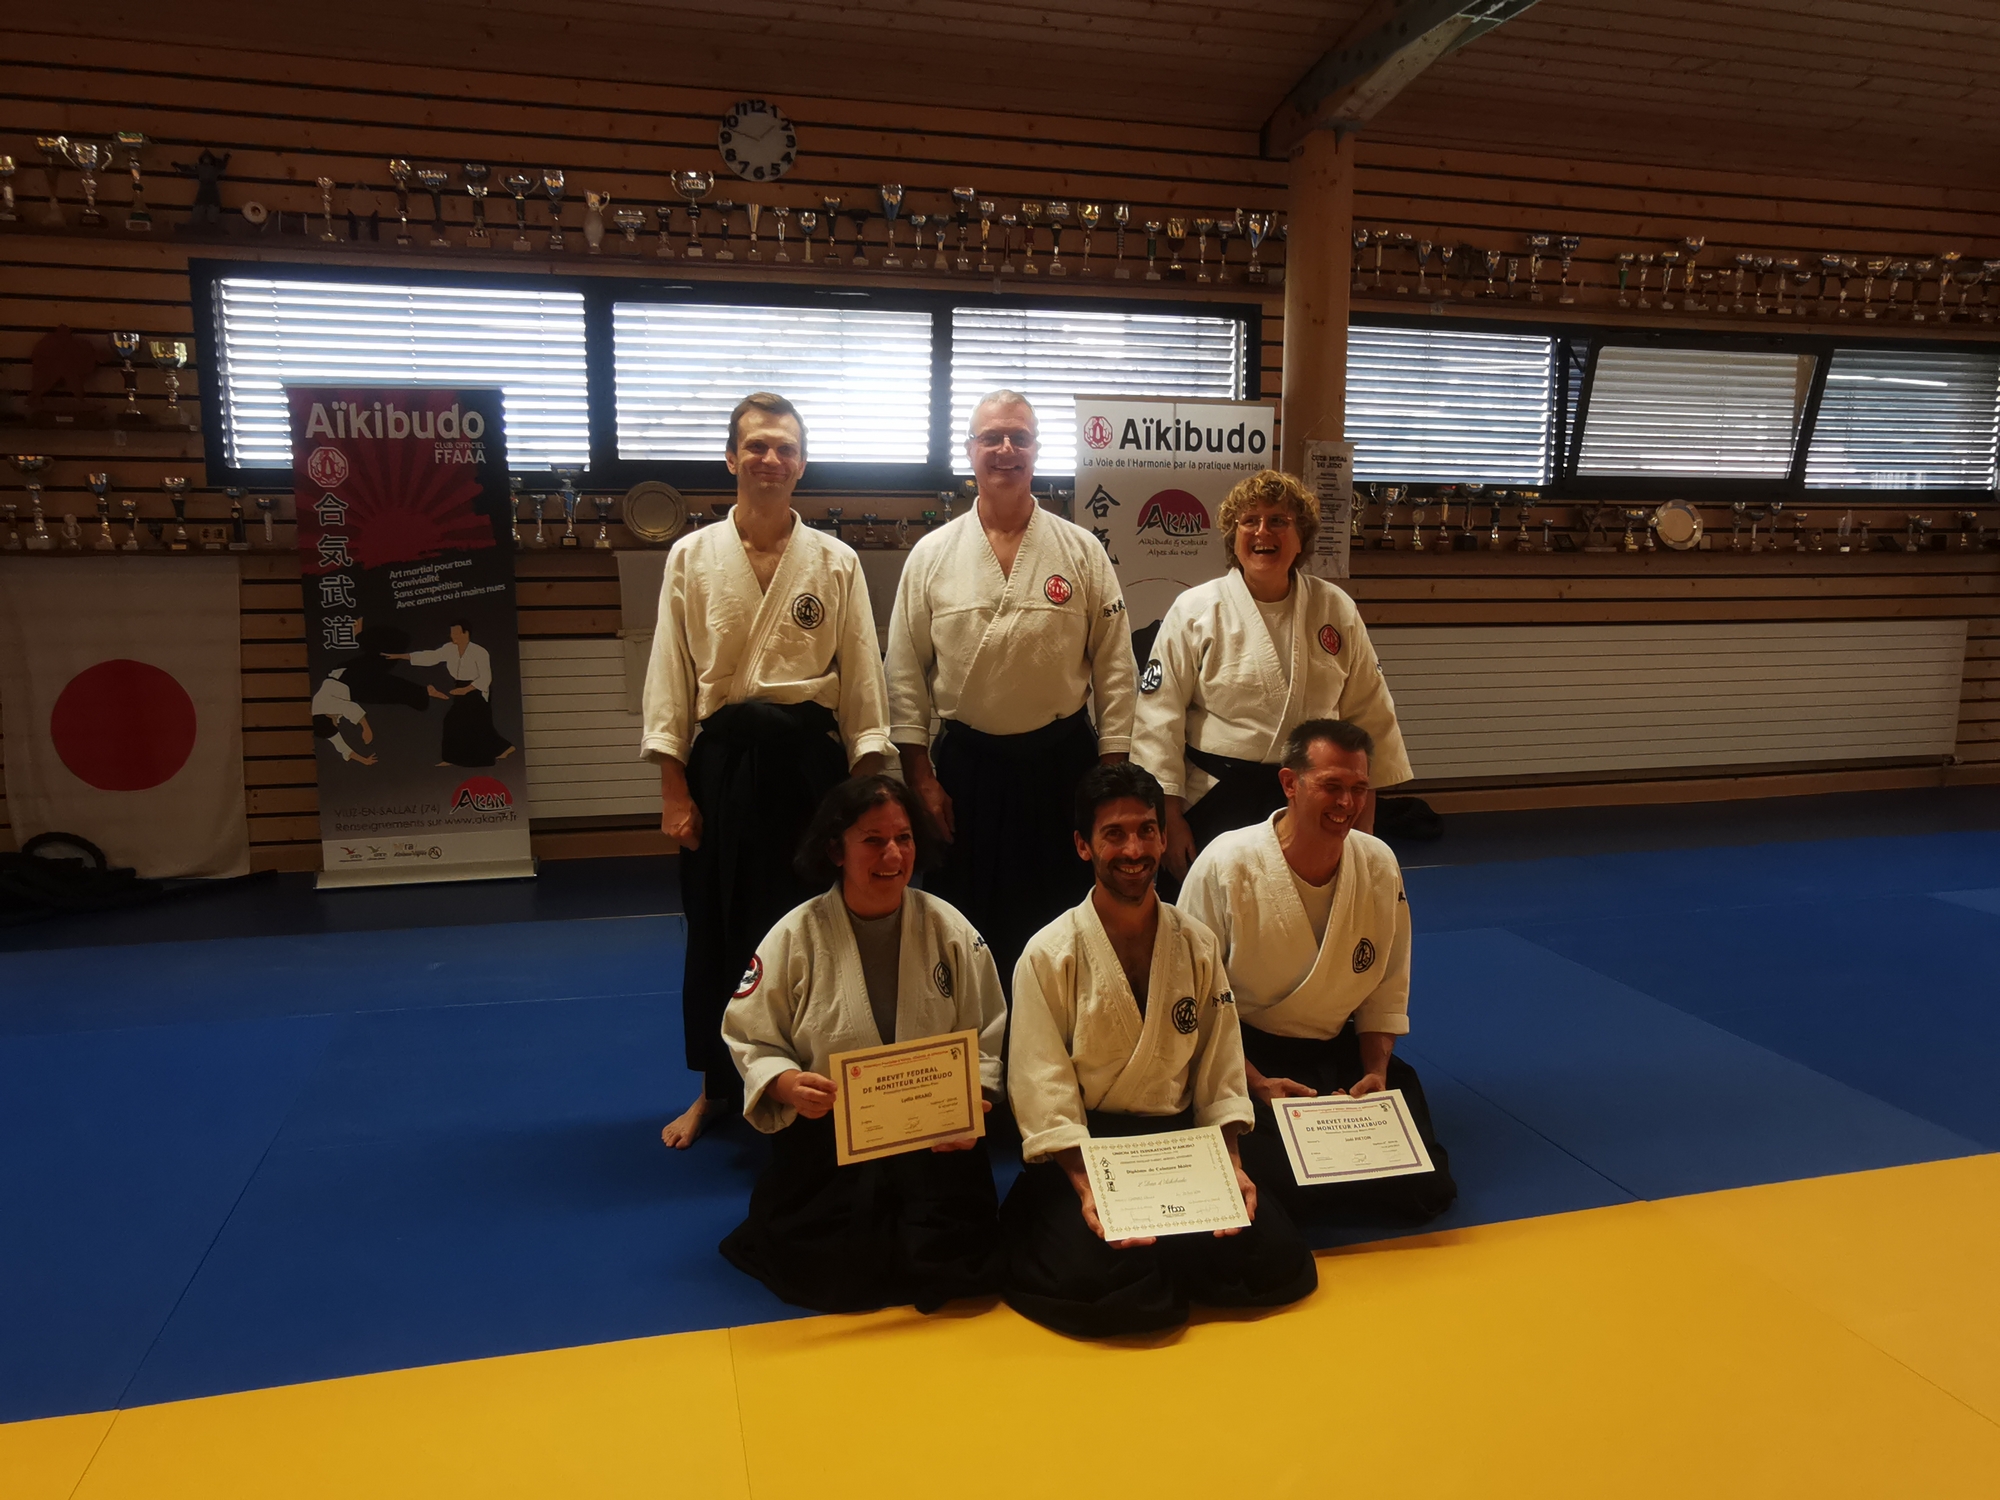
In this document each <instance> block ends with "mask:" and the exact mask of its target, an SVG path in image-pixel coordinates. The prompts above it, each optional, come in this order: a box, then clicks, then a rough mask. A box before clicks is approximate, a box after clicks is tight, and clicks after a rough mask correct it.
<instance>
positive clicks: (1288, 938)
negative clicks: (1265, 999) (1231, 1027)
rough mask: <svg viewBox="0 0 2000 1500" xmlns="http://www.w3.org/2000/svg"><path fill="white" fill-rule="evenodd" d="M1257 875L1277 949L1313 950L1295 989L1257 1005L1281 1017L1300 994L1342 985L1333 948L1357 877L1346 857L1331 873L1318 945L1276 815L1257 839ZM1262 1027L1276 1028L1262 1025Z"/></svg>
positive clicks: (1261, 1015)
mask: <svg viewBox="0 0 2000 1500" xmlns="http://www.w3.org/2000/svg"><path fill="white" fill-rule="evenodd" d="M1257 852H1258V865H1259V869H1258V877H1259V880H1260V883H1261V886H1262V891H1261V895H1262V898H1263V900H1264V903H1265V904H1264V908H1263V909H1264V910H1265V911H1266V912H1267V913H1270V914H1272V915H1274V916H1276V918H1277V922H1278V931H1277V933H1276V935H1275V939H1274V941H1273V942H1272V947H1273V948H1274V949H1275V950H1276V951H1277V952H1279V953H1297V952H1300V951H1301V950H1303V951H1307V952H1311V953H1312V954H1313V962H1312V967H1311V968H1310V969H1308V970H1307V971H1306V977H1305V978H1304V979H1302V980H1300V981H1299V983H1298V986H1297V987H1296V988H1295V989H1293V990H1292V992H1291V993H1290V994H1288V995H1286V996H1284V997H1283V998H1282V999H1280V1000H1276V1001H1273V1002H1272V1003H1271V1004H1269V1005H1267V1006H1265V1007H1264V1008H1263V1009H1262V1010H1261V1011H1259V1012H1258V1013H1257V1014H1258V1019H1259V1020H1268V1021H1278V1020H1281V1019H1282V1018H1283V1016H1284V1012H1285V1007H1286V1006H1288V1005H1290V1004H1291V1003H1292V1001H1294V1000H1296V999H1298V998H1299V997H1300V996H1301V995H1311V994H1316V993H1318V992H1319V991H1320V990H1321V989H1322V988H1323V987H1327V986H1336V987H1337V986H1338V985H1339V983H1340V970H1339V969H1337V968H1334V967H1332V965H1334V964H1336V963H1338V962H1340V961H1341V956H1340V955H1338V954H1335V953H1334V949H1335V948H1337V947H1338V945H1339V941H1340V935H1341V934H1342V933H1343V932H1345V931H1346V930H1347V927H1348V920H1347V917H1348V912H1349V911H1350V909H1351V908H1352V907H1353V905H1354V891H1355V887H1356V884H1357V883H1356V882H1355V881H1353V880H1351V879H1348V878H1347V860H1346V859H1345V858H1343V859H1342V860H1341V862H1340V865H1339V867H1338V868H1337V869H1336V870H1335V871H1334V876H1333V882H1334V883H1333V909H1332V910H1331V911H1330V912H1328V913H1327V918H1326V940H1325V941H1323V942H1320V943H1318V944H1317V945H1315V943H1314V941H1313V933H1312V924H1311V923H1310V922H1308V921H1307V920H1306V908H1305V903H1304V902H1302V901H1301V900H1300V899H1299V892H1298V888H1297V887H1296V886H1294V885H1293V884H1292V870H1291V866H1290V865H1288V864H1286V863H1285V851H1284V850H1283V849H1281V848H1279V847H1278V825H1277V821H1276V819H1272V820H1270V821H1268V822H1266V823H1265V825H1264V837H1263V838H1262V839H1260V840H1259V842H1258V851H1257ZM1260 1029H1261V1030H1266V1031H1269V1030H1273V1029H1274V1028H1272V1027H1271V1026H1264V1027H1261V1028H1260Z"/></svg>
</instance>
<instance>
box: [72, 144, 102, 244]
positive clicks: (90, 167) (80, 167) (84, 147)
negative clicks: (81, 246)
mask: <svg viewBox="0 0 2000 1500" xmlns="http://www.w3.org/2000/svg"><path fill="white" fill-rule="evenodd" d="M69 159H70V161H71V162H72V163H73V164H74V165H75V167H76V170H77V175H78V176H79V177H80V178H81V179H82V182H83V212H82V213H81V214H79V215H78V216H77V223H78V224H80V225H82V226H83V227H84V228H85V229H97V228H100V227H101V226H102V225H103V223H104V215H103V214H101V213H99V212H98V211H97V169H98V168H99V167H108V166H110V165H111V148H110V147H109V146H100V145H98V144H97V142H95V141H71V142H70V146H69Z"/></svg>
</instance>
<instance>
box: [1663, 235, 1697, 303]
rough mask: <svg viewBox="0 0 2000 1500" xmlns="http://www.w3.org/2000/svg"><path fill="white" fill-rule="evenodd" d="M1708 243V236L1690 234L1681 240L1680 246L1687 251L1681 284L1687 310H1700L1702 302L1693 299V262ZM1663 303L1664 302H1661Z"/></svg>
mask: <svg viewBox="0 0 2000 1500" xmlns="http://www.w3.org/2000/svg"><path fill="white" fill-rule="evenodd" d="M1707 244H1708V236H1706V235H1701V234H1690V235H1688V236H1686V237H1685V238H1683V239H1682V240H1681V248H1682V249H1684V250H1685V251H1687V281H1686V282H1685V284H1684V285H1683V286H1682V288H1681V289H1682V291H1683V292H1684V293H1685V294H1686V296H1685V299H1684V300H1686V302H1687V308H1688V311H1689V312H1701V311H1702V310H1703V308H1702V304H1701V303H1700V302H1697V301H1695V300H1694V263H1695V261H1696V260H1698V259H1699V258H1700V256H1701V252H1702V250H1703V249H1704V248H1705V247H1706V246H1707ZM1663 305H1664V304H1663Z"/></svg>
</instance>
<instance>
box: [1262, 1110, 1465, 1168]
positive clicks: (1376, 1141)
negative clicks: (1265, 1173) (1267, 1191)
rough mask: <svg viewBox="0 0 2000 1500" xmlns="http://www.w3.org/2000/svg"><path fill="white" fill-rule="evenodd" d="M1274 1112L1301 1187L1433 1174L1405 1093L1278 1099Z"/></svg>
mask: <svg viewBox="0 0 2000 1500" xmlns="http://www.w3.org/2000/svg"><path fill="white" fill-rule="evenodd" d="M1271 1112H1272V1113H1273V1114H1275V1115H1276V1116H1277V1117H1278V1138H1279V1139H1280V1140H1282V1141H1283V1142H1284V1143H1285V1155H1286V1156H1287V1157H1289V1158H1290V1159H1291V1163H1292V1176H1293V1177H1295V1178H1297V1179H1298V1183H1299V1186H1300V1187H1318V1186H1319V1185H1320V1184H1322V1183H1328V1182H1367V1181H1370V1180H1371V1179H1373V1178H1377V1177H1404V1176H1408V1175H1409V1174H1411V1173H1413V1172H1428V1171H1430V1170H1431V1154H1430V1152H1428V1151H1426V1150H1425V1149H1424V1138H1423V1136H1421V1135H1420V1134H1418V1132H1417V1122H1416V1121H1415V1120H1414V1119H1412V1118H1411V1117H1410V1106H1409V1104H1408V1102H1407V1101H1405V1100H1404V1098H1403V1091H1402V1090H1401V1089H1383V1090H1381V1091H1380V1092H1378V1093H1373V1094H1363V1095H1362V1096H1361V1097H1360V1098H1359V1099H1353V1098H1349V1097H1348V1096H1347V1095H1346V1094H1326V1095H1322V1096H1320V1097H1318V1098H1312V1099H1273V1100H1272V1101H1271Z"/></svg>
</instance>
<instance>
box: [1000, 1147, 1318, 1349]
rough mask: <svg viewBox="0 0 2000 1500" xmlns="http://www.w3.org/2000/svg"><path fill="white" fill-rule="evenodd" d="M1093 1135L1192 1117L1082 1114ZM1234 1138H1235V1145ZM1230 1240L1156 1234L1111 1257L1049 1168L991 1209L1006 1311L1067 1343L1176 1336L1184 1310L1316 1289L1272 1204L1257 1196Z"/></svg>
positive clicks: (1026, 1177) (1279, 1301) (1284, 1217)
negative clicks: (1002, 1243) (1002, 1240)
mask: <svg viewBox="0 0 2000 1500" xmlns="http://www.w3.org/2000/svg"><path fill="white" fill-rule="evenodd" d="M1088 1118H1089V1125H1090V1133H1091V1134H1092V1135H1093V1136H1115V1135H1149V1134H1153V1133H1156V1132H1159V1131H1166V1130H1186V1129H1189V1128H1190V1127H1191V1126H1192V1125H1193V1123H1194V1119H1193V1115H1192V1112H1189V1113H1184V1114H1179V1115H1170V1116H1166V1117H1160V1116H1151V1115H1111V1114H1100V1113H1098V1112H1096V1111H1092V1112H1091V1113H1090V1115H1089V1117H1088ZM1239 1139H1244V1138H1241V1137H1239ZM1258 1197H1259V1201H1258V1204H1257V1216H1256V1219H1255V1221H1254V1222H1252V1223H1251V1225H1250V1227H1249V1228H1247V1229H1245V1230H1243V1231H1242V1232H1241V1233H1239V1234H1233V1235H1230V1236H1228V1237H1227V1238H1222V1239H1218V1238H1217V1237H1216V1236H1215V1235H1213V1234H1174V1235H1163V1236H1161V1237H1160V1238H1159V1239H1158V1240H1157V1241H1155V1242H1154V1243H1153V1244H1151V1245H1139V1246H1134V1247H1132V1248H1131V1249H1128V1250H1120V1249H1118V1248H1117V1247H1115V1246H1113V1245H1110V1244H1108V1243H1106V1242H1105V1241H1104V1240H1103V1239H1101V1238H1100V1237H1099V1236H1098V1235H1097V1234H1095V1233H1094V1232H1092V1230H1091V1228H1090V1226H1089V1225H1088V1224H1086V1223H1085V1222H1084V1218H1083V1205H1082V1203H1081V1202H1079V1201H1078V1199H1077V1196H1076V1189H1075V1188H1073V1187H1071V1186H1070V1182H1069V1176H1068V1174H1067V1173H1066V1172H1064V1171H1063V1169H1062V1168H1061V1167H1060V1166H1059V1165H1057V1164H1056V1163H1055V1162H1054V1161H1053V1160H1051V1161H1044V1162H1039V1163H1037V1164H1036V1165H1034V1166H1031V1167H1027V1168H1025V1169H1023V1171H1022V1173H1021V1175H1020V1177H1019V1178H1018V1179H1016V1181H1015V1183H1014V1187H1013V1189H1012V1191H1010V1192H1009V1193H1008V1194H1007V1202H1006V1203H1005V1205H1003V1206H1002V1208H1001V1210H1000V1227H1001V1230H1002V1232H1003V1233H1004V1234H1005V1235H1006V1238H1007V1305H1008V1306H1009V1307H1012V1308H1013V1309H1014V1310H1015V1311H1016V1312H1018V1313H1020V1314H1021V1315H1022V1316H1023V1317H1026V1318H1032V1319H1033V1320H1034V1321H1035V1322H1037V1323H1040V1324H1041V1325H1042V1326H1043V1327H1044V1328H1053V1329H1054V1330H1055V1331H1056V1332H1058V1333H1067V1334H1070V1335H1071V1336H1073V1337H1076V1338H1109V1337H1112V1336H1114V1335H1117V1334H1135V1333H1158V1332H1162V1331H1164V1330H1166V1329H1170V1328H1178V1327H1180V1325H1181V1324H1183V1323H1185V1322H1186V1321H1187V1318H1188V1308H1189V1305H1190V1304H1200V1305H1202V1306H1207V1307H1283V1306H1284V1305H1285V1304H1286V1303H1289V1302H1296V1301H1298V1300H1299V1298H1301V1297H1303V1296H1305V1295H1307V1294H1308V1293H1309V1292H1311V1291H1312V1290H1313V1288H1314V1287H1316V1286H1318V1285H1319V1268H1318V1266H1317V1265H1315V1263H1314V1261H1313V1257H1312V1251H1311V1249H1310V1248H1309V1247H1308V1246H1307V1244H1306V1241H1305V1237H1304V1236H1303V1235H1301V1234H1300V1233H1299V1230H1298V1226H1297V1225H1296V1224H1294V1223H1293V1222H1292V1220H1291V1216H1290V1215H1289V1214H1287V1213H1286V1212H1285V1207H1284V1205H1283V1204H1282V1203H1277V1202H1273V1201H1270V1200H1268V1199H1266V1198H1264V1197H1263V1194H1262V1192H1261V1189H1260V1191H1259V1195H1258Z"/></svg>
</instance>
